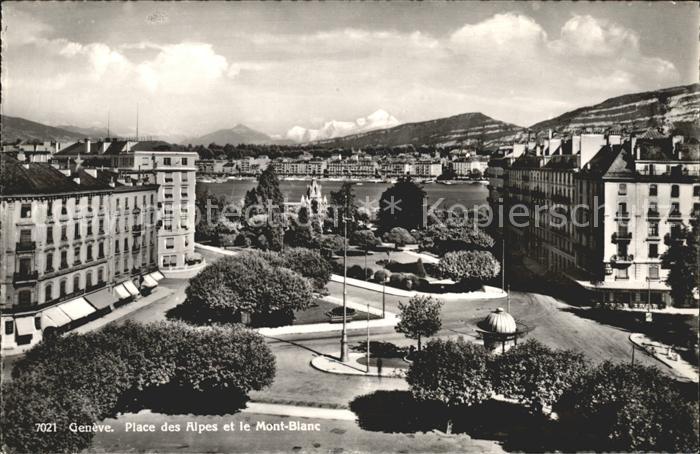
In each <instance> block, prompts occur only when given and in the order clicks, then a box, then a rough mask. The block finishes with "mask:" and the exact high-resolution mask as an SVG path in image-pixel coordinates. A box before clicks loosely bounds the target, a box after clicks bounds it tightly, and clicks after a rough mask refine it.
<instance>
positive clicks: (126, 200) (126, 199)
mask: <svg viewBox="0 0 700 454" xmlns="http://www.w3.org/2000/svg"><path fill="white" fill-rule="evenodd" d="M124 209H125V210H128V209H129V198H128V197H124Z"/></svg>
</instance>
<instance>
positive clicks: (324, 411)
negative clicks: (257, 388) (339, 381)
mask: <svg viewBox="0 0 700 454" xmlns="http://www.w3.org/2000/svg"><path fill="white" fill-rule="evenodd" d="M242 411H243V413H256V414H259V415H276V416H291V417H294V418H317V419H333V420H339V421H355V420H356V419H357V415H355V413H353V412H352V411H350V410H344V409H338V408H320V407H304V406H296V405H282V404H268V403H264V402H248V404H247V405H246V408H244V409H243V410H242Z"/></svg>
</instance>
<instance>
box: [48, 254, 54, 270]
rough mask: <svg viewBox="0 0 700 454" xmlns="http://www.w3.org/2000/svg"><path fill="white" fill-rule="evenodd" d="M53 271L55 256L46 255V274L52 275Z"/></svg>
mask: <svg viewBox="0 0 700 454" xmlns="http://www.w3.org/2000/svg"><path fill="white" fill-rule="evenodd" d="M52 271H53V254H51V253H48V254H46V272H47V273H50V272H52Z"/></svg>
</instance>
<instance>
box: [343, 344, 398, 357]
mask: <svg viewBox="0 0 700 454" xmlns="http://www.w3.org/2000/svg"><path fill="white" fill-rule="evenodd" d="M350 348H351V349H352V350H353V351H355V352H360V353H366V352H367V343H366V342H358V343H356V344H354V345H352V346H351V347H350ZM369 351H370V355H371V356H373V357H379V358H403V357H404V356H406V354H407V353H408V349H407V348H405V347H398V346H397V345H396V344H393V343H392V342H384V341H370V343H369Z"/></svg>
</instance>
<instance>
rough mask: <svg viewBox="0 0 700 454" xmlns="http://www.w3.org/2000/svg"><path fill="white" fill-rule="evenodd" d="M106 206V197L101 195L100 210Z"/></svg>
mask: <svg viewBox="0 0 700 454" xmlns="http://www.w3.org/2000/svg"><path fill="white" fill-rule="evenodd" d="M104 206H105V196H103V195H101V196H100V208H102V207H104Z"/></svg>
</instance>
